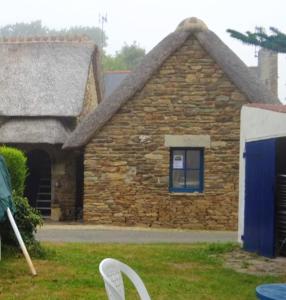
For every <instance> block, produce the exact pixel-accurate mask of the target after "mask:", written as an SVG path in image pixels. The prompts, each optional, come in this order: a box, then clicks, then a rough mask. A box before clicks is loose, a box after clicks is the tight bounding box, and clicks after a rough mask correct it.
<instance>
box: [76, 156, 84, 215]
mask: <svg viewBox="0 0 286 300" xmlns="http://www.w3.org/2000/svg"><path fill="white" fill-rule="evenodd" d="M83 164H84V158H83V155H82V154H81V155H79V156H78V157H77V159H76V213H75V218H76V220H82V218H83V184H84V180H83V178H84V167H83Z"/></svg>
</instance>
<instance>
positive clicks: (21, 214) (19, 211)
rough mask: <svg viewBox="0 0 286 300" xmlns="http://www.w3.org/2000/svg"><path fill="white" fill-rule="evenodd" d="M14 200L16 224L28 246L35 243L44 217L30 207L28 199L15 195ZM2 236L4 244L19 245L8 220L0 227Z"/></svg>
mask: <svg viewBox="0 0 286 300" xmlns="http://www.w3.org/2000/svg"><path fill="white" fill-rule="evenodd" d="M13 200H14V203H15V207H16V213H15V214H14V218H15V222H16V223H17V226H18V228H19V231H20V232H21V235H22V238H23V240H24V241H25V243H26V244H27V245H28V246H31V245H32V244H33V243H34V242H35V238H34V233H35V232H36V230H37V226H38V225H42V217H41V215H40V214H39V213H38V211H37V210H36V209H34V208H32V207H31V206H30V205H29V202H28V199H27V198H25V197H21V196H18V195H17V194H16V193H15V192H14V193H13ZM0 234H1V236H2V240H3V242H4V243H6V244H8V245H17V244H18V241H17V239H16V236H15V234H14V232H13V230H12V228H11V225H10V222H9V221H8V220H6V221H5V222H4V223H3V224H1V226H0Z"/></svg>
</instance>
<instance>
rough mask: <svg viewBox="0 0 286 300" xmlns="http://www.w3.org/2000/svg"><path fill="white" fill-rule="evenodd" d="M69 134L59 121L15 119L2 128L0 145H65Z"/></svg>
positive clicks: (0, 128)
mask: <svg viewBox="0 0 286 300" xmlns="http://www.w3.org/2000/svg"><path fill="white" fill-rule="evenodd" d="M69 133H70V132H69V131H68V130H67V129H66V128H65V127H64V126H63V124H62V123H61V122H60V121H59V120H55V119H47V118H40V119H39V118H28V119H25V118H24V119H23V118H15V119H14V118H13V119H11V120H9V121H7V122H6V123H4V124H3V125H2V126H1V127H0V143H3V144H5V143H13V144H15V143H20V144H21V143H25V144H26V143H28V144H29V143H44V144H63V143H64V142H65V141H66V139H67V137H68V134H69Z"/></svg>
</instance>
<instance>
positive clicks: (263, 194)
mask: <svg viewBox="0 0 286 300" xmlns="http://www.w3.org/2000/svg"><path fill="white" fill-rule="evenodd" d="M275 144H276V143H275V139H269V140H263V141H256V142H249V143H246V153H245V159H246V170H245V216H244V217H245V220H244V248H245V250H247V251H251V252H257V253H258V254H260V255H263V256H268V257H273V256H274V255H275V201H274V185H275V156H276V155H275V148H276V147H275Z"/></svg>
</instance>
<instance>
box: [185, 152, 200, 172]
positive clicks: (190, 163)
mask: <svg viewBox="0 0 286 300" xmlns="http://www.w3.org/2000/svg"><path fill="white" fill-rule="evenodd" d="M200 152H201V151H200V150H188V151H187V169H199V168H200Z"/></svg>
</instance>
